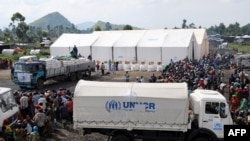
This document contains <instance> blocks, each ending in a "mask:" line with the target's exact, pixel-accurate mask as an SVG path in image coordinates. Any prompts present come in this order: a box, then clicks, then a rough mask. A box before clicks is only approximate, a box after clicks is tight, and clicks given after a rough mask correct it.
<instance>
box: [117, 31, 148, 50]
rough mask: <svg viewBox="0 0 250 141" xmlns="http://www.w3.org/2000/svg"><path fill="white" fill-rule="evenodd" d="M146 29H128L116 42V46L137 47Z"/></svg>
mask: <svg viewBox="0 0 250 141" xmlns="http://www.w3.org/2000/svg"><path fill="white" fill-rule="evenodd" d="M144 32H145V31H144V30H129V31H128V30H126V31H123V32H122V35H121V37H120V38H119V39H118V40H117V41H116V42H115V44H114V47H136V46H137V44H138V42H139V41H140V39H141V38H142V36H143V34H144Z"/></svg>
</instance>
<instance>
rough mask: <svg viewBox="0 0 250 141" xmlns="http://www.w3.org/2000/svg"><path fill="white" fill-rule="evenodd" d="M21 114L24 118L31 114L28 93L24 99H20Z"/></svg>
mask: <svg viewBox="0 0 250 141" xmlns="http://www.w3.org/2000/svg"><path fill="white" fill-rule="evenodd" d="M19 107H20V112H21V114H22V116H26V115H28V114H29V102H28V97H27V94H26V93H23V94H22V97H21V98H20V105H19Z"/></svg>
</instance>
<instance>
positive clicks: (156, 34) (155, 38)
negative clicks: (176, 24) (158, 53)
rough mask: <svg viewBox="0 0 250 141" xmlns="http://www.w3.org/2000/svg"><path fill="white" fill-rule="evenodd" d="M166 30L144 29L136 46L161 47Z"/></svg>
mask: <svg viewBox="0 0 250 141" xmlns="http://www.w3.org/2000/svg"><path fill="white" fill-rule="evenodd" d="M166 35H167V32H166V30H162V29H161V30H145V33H144V35H143V36H142V38H141V40H140V42H139V43H138V45H137V47H161V46H162V44H163V43H164V40H165V38H166Z"/></svg>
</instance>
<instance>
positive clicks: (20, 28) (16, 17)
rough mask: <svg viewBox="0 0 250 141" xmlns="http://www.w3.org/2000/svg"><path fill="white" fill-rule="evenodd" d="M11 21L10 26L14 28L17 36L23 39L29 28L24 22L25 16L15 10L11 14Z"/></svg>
mask: <svg viewBox="0 0 250 141" xmlns="http://www.w3.org/2000/svg"><path fill="white" fill-rule="evenodd" d="M11 21H12V22H11V23H10V26H12V28H13V29H15V32H16V35H17V37H18V38H19V39H22V40H24V37H25V35H26V32H27V31H28V29H29V26H28V25H27V24H26V23H25V22H24V21H25V17H24V16H23V15H22V14H20V13H19V12H16V13H15V14H13V15H12V17H11ZM15 22H17V26H16V25H15ZM15 27H16V28H15Z"/></svg>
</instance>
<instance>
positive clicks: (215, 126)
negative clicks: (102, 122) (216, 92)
mask: <svg viewBox="0 0 250 141" xmlns="http://www.w3.org/2000/svg"><path fill="white" fill-rule="evenodd" d="M203 104H204V105H203V107H204V108H205V110H204V111H205V112H204V113H203V116H202V122H201V124H202V125H201V127H203V128H207V129H210V130H211V131H213V132H214V133H215V134H216V135H217V137H218V138H223V134H224V129H223V128H224V121H223V118H221V117H220V102H209V101H206V102H204V103H203ZM221 106H223V104H222V105H221ZM224 108H225V106H224Z"/></svg>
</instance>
